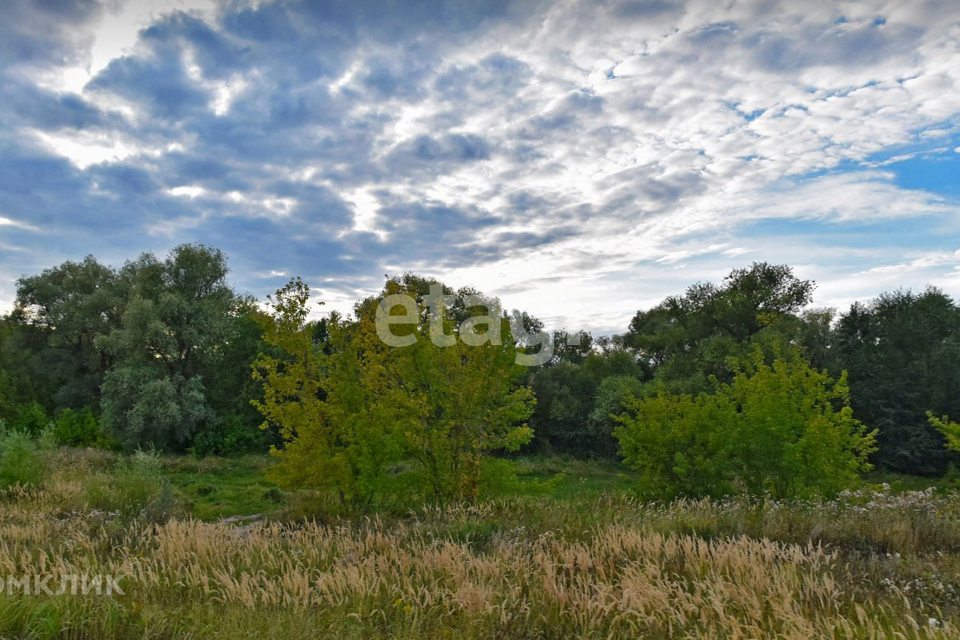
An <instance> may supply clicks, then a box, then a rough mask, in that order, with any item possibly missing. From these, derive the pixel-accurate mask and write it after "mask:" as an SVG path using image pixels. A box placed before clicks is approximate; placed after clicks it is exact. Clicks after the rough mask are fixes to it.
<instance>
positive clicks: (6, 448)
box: [0, 423, 46, 488]
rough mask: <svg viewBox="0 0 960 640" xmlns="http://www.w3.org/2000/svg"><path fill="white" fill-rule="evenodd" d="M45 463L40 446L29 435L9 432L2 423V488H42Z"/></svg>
mask: <svg viewBox="0 0 960 640" xmlns="http://www.w3.org/2000/svg"><path fill="white" fill-rule="evenodd" d="M45 462H46V461H45V457H44V455H43V452H42V451H41V448H40V446H39V445H38V444H37V442H36V441H34V440H33V439H31V438H30V436H29V435H28V434H27V433H25V432H23V431H7V430H6V428H5V426H4V425H2V423H0V488H7V487H11V486H14V485H20V486H24V487H38V486H40V483H41V482H42V481H43V477H44V474H45V471H46V464H45Z"/></svg>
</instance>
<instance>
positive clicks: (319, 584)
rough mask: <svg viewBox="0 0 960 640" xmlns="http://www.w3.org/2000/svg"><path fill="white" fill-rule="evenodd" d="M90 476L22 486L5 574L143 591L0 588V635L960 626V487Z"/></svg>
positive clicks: (707, 634)
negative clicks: (337, 510) (175, 513)
mask: <svg viewBox="0 0 960 640" xmlns="http://www.w3.org/2000/svg"><path fill="white" fill-rule="evenodd" d="M84 473H87V474H89V473H91V470H90V469H86V470H85V471H84ZM98 473H102V471H100V472H98ZM88 482H89V477H81V475H80V470H78V469H76V468H75V469H72V470H71V469H64V470H61V471H60V472H58V474H57V475H56V476H55V477H54V478H53V479H52V480H51V481H50V482H48V483H47V486H46V487H45V488H44V489H42V490H37V489H29V490H13V491H8V492H7V493H6V494H4V495H3V496H2V498H0V576H7V575H14V576H20V575H28V574H44V575H50V576H52V578H51V584H58V583H59V581H60V579H61V576H66V575H76V574H80V575H112V576H122V579H121V581H120V584H121V586H122V587H123V589H124V591H125V594H124V595H113V596H110V597H107V596H96V595H92V594H90V595H86V596H84V595H69V594H64V595H60V596H46V595H43V596H33V595H30V596H24V595H22V594H21V595H13V596H10V595H5V596H0V636H2V635H6V636H10V637H37V638H97V639H100V638H133V637H138V638H139V637H145V638H173V637H178V638H179V637H182V638H254V637H256V638H263V637H281V636H282V637H286V638H317V637H335V638H350V637H356V638H371V637H391V638H458V639H471V638H477V639H479V638H678V639H679V638H718V639H719V638H723V639H728V638H729V639H733V638H744V639H746V638H781V639H784V640H810V639H815V638H842V639H854V638H856V639H860V638H878V639H879V638H955V637H958V635H960V631H958V622H960V615H958V606H960V600H958V599H957V598H956V597H955V595H954V594H953V591H952V590H953V588H954V586H955V585H957V584H960V560H958V556H957V555H956V553H957V550H958V549H960V544H958V542H960V524H958V521H960V520H958V517H957V514H958V513H960V508H958V502H957V500H956V499H955V498H953V497H950V496H937V495H934V494H932V493H931V494H910V495H907V496H905V497H904V496H900V497H896V496H890V495H889V494H884V493H870V494H868V493H863V494H857V495H850V496H845V497H844V498H843V499H841V500H839V501H835V502H831V503H790V504H786V503H784V504H781V503H770V502H767V503H757V502H747V501H736V500H731V501H727V502H722V503H721V502H708V501H700V502H677V503H673V504H669V505H648V504H644V503H641V502H638V501H636V500H633V499H630V498H626V497H623V496H616V495H614V496H606V497H601V498H598V499H593V500H589V501H584V502H576V501H570V502H552V501H550V500H548V499H543V498H538V499H525V498H516V499H510V500H503V501H498V502H490V503H484V504H481V505H478V506H452V507H447V508H423V509H420V510H417V511H415V512H412V513H410V514H408V515H407V516H406V517H403V518H396V519H389V520H386V519H380V518H378V517H373V518H359V519H356V520H353V521H349V520H341V521H338V522H332V523H327V524H318V523H316V522H309V523H301V524H297V525H292V524H281V523H264V524H257V525H254V526H247V527H236V526H231V525H227V524H211V523H202V522H198V521H193V520H189V519H171V520H169V521H167V522H163V523H159V524H158V523H148V522H147V521H145V520H144V519H137V518H135V519H132V520H131V519H123V518H118V517H116V516H114V515H111V514H109V513H104V512H102V511H100V510H97V509H93V508H91V507H90V505H89V504H87V503H86V502H85V500H86V497H85V496H87V495H88V492H87V491H86V489H85V487H86V483H88ZM777 538H779V539H777ZM937 585H939V586H937Z"/></svg>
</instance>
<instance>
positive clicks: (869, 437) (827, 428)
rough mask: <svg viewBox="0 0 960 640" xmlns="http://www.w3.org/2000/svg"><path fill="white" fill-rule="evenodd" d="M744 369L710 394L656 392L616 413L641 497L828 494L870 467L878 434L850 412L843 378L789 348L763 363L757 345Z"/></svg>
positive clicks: (625, 449) (624, 454)
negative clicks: (835, 379) (769, 362)
mask: <svg viewBox="0 0 960 640" xmlns="http://www.w3.org/2000/svg"><path fill="white" fill-rule="evenodd" d="M747 367H748V368H747V370H746V371H744V370H740V371H738V372H737V374H736V375H735V377H734V380H733V383H732V384H729V385H727V384H719V383H716V391H715V393H714V394H712V395H710V394H706V393H702V394H700V395H699V396H697V397H693V396H690V395H674V394H667V393H663V392H661V393H659V394H658V395H656V396H654V397H650V398H644V399H642V400H637V401H635V402H634V403H632V406H631V413H630V414H628V415H625V416H622V417H620V418H618V419H617V421H618V422H619V423H620V427H618V428H617V431H616V435H617V437H618V438H619V440H620V446H621V452H622V455H623V456H624V458H625V460H626V463H627V464H628V465H630V466H631V467H632V468H634V469H636V470H637V471H640V472H642V473H643V481H644V485H645V486H644V489H645V491H646V492H647V493H648V494H652V495H656V496H658V497H673V496H678V495H682V496H700V495H707V496H722V495H726V494H730V493H734V492H736V491H745V492H747V493H750V494H753V495H760V494H765V493H766V494H769V495H770V496H772V497H774V498H793V497H811V496H814V495H826V496H832V495H836V494H837V493H839V492H840V491H841V490H842V489H844V488H846V487H848V486H849V485H851V484H852V483H853V482H855V481H856V480H857V479H858V477H859V476H858V474H859V472H860V471H866V470H868V469H869V468H870V466H869V464H868V463H867V456H868V455H869V454H870V453H872V452H873V451H874V450H875V447H874V440H875V438H876V432H871V433H867V431H866V429H865V428H864V426H863V425H862V424H860V423H859V422H858V421H857V420H855V419H854V418H853V413H852V411H851V409H850V406H849V392H848V390H847V386H846V376H845V375H844V376H841V378H840V380H839V381H838V382H836V383H833V382H832V381H831V380H830V378H829V377H828V376H827V375H826V374H825V373H822V372H820V371H817V370H815V369H812V368H811V367H810V366H809V365H808V364H807V363H806V361H805V360H804V359H803V358H802V357H801V356H800V355H799V353H796V352H792V353H790V354H789V356H788V357H778V358H776V359H775V361H774V363H773V366H769V365H767V364H765V363H764V356H763V353H762V352H761V351H760V350H759V349H758V350H757V351H756V352H755V353H754V356H753V358H752V361H751V362H749V363H748V364H747ZM835 403H836V404H837V405H838V406H839V407H840V408H839V410H838V409H837V408H836V407H835V406H834V404H835Z"/></svg>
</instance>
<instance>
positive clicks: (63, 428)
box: [53, 407, 109, 448]
mask: <svg viewBox="0 0 960 640" xmlns="http://www.w3.org/2000/svg"><path fill="white" fill-rule="evenodd" d="M53 435H54V437H56V440H57V442H58V443H60V444H62V445H66V446H68V447H96V448H108V447H109V439H108V438H107V436H106V434H104V432H103V430H102V429H100V425H99V423H98V422H97V418H96V417H95V416H94V415H93V412H92V411H90V409H89V408H87V407H84V408H83V409H81V410H79V411H74V410H73V409H64V410H63V411H61V412H60V415H59V416H58V417H57V420H56V422H54V428H53Z"/></svg>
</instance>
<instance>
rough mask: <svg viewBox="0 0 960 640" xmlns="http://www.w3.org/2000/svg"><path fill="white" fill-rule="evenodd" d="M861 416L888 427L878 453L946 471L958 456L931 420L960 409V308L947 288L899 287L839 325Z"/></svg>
mask: <svg viewBox="0 0 960 640" xmlns="http://www.w3.org/2000/svg"><path fill="white" fill-rule="evenodd" d="M835 339H836V346H837V355H836V357H837V358H838V360H839V363H840V365H841V366H842V367H843V368H844V369H847V370H849V372H850V389H851V403H852V405H853V408H854V410H855V411H856V412H857V415H858V416H859V417H860V418H861V419H862V420H863V421H864V422H865V423H866V424H868V425H869V426H870V427H872V428H877V429H879V431H880V435H879V438H878V443H879V447H880V449H879V452H878V453H877V456H876V460H877V462H878V463H879V464H882V465H884V466H886V467H888V468H891V469H895V470H898V471H903V472H906V473H919V474H937V473H942V472H943V471H944V470H945V469H946V466H947V464H948V462H949V461H950V460H951V459H952V457H951V454H948V453H947V452H946V451H945V450H944V447H943V444H944V441H943V436H942V435H941V434H940V433H939V432H938V431H937V430H936V429H935V428H934V427H933V426H931V424H930V423H929V421H928V420H927V412H928V411H932V412H933V413H934V414H936V415H944V414H949V415H951V416H952V415H960V367H958V366H957V363H958V362H960V309H958V308H957V306H956V304H955V303H954V302H953V300H952V299H951V298H950V297H949V296H947V295H946V294H944V293H943V292H942V291H940V290H938V289H935V288H929V289H927V290H926V291H924V292H923V293H919V294H918V293H913V292H911V291H903V290H900V291H894V292H892V293H884V294H881V295H880V296H879V297H878V298H877V299H876V300H874V301H873V302H872V303H870V304H869V305H864V304H859V303H858V304H854V305H853V306H852V307H851V308H850V310H849V311H848V312H847V313H845V314H843V316H842V317H841V318H840V321H839V324H838V326H837V330H836V338H835Z"/></svg>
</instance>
